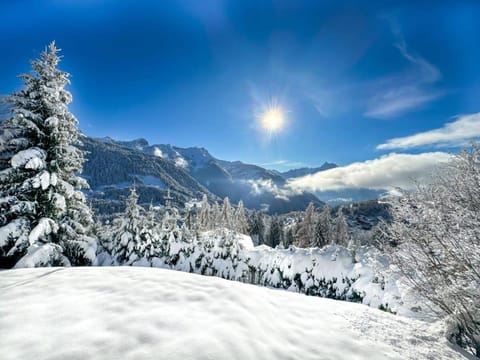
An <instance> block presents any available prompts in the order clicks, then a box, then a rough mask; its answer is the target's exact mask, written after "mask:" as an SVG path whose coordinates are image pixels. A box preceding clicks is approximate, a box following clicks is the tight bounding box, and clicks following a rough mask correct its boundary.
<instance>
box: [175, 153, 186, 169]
mask: <svg viewBox="0 0 480 360" xmlns="http://www.w3.org/2000/svg"><path fill="white" fill-rule="evenodd" d="M175 166H176V167H179V168H182V169H185V168H186V167H187V166H188V162H187V160H185V159H184V158H182V157H181V156H178V157H177V158H176V159H175Z"/></svg>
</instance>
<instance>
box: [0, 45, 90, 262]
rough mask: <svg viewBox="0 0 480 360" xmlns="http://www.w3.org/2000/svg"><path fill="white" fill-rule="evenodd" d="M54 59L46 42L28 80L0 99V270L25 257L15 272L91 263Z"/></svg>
mask: <svg viewBox="0 0 480 360" xmlns="http://www.w3.org/2000/svg"><path fill="white" fill-rule="evenodd" d="M58 51H59V49H57V48H56V46H55V43H53V42H52V43H51V44H50V45H49V47H48V49H47V50H46V51H44V52H43V53H42V54H41V56H40V59H38V60H34V61H32V62H31V64H32V68H33V72H32V73H31V74H23V75H21V78H22V80H23V81H24V89H22V90H20V91H17V92H15V93H13V94H12V95H11V96H8V97H6V98H5V101H6V102H7V104H8V105H9V107H10V109H11V116H10V117H9V118H7V119H5V120H4V121H3V122H2V124H1V128H2V131H1V140H0V153H1V156H0V158H1V159H2V161H1V162H0V164H1V166H2V168H0V170H1V173H0V198H1V199H2V201H1V203H0V209H1V213H2V216H1V218H0V227H1V228H0V229H1V231H0V234H1V235H0V236H1V237H0V249H1V250H0V259H1V260H0V262H8V263H9V264H10V265H12V264H13V263H14V262H16V261H17V260H18V259H19V258H21V257H22V256H25V255H27V256H26V257H25V258H23V259H22V261H21V262H19V263H18V264H17V265H18V266H49V265H70V264H71V265H88V264H92V263H94V261H95V251H96V239H95V238H93V237H92V236H91V226H92V224H93V220H92V214H91V211H90V209H89V207H88V206H87V204H86V201H85V196H84V195H83V193H82V192H81V191H80V190H81V189H83V188H87V187H88V184H87V183H86V181H85V180H83V179H82V178H80V177H78V176H77V175H76V174H78V173H80V172H81V171H82V167H83V162H84V156H83V155H84V154H83V152H82V151H81V150H80V149H79V148H78V147H77V146H78V145H80V144H81V142H80V139H79V138H80V136H81V135H80V132H79V130H78V121H77V119H76V118H75V117H74V116H73V115H72V114H71V113H70V112H69V111H68V104H69V103H70V102H71V101H72V96H71V94H70V93H69V92H68V91H67V90H65V86H66V85H68V84H69V82H70V81H69V74H68V73H66V72H64V71H61V70H59V69H58V68H57V65H58V63H59V61H60V56H59V55H58V54H57V53H58ZM35 253H36V255H35V256H34V255H33V254H35Z"/></svg>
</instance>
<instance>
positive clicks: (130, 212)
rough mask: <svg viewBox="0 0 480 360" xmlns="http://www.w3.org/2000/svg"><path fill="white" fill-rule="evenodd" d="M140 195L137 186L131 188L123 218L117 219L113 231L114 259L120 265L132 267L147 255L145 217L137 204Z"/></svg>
mask: <svg viewBox="0 0 480 360" xmlns="http://www.w3.org/2000/svg"><path fill="white" fill-rule="evenodd" d="M137 202H138V194H137V192H136V190H135V186H132V187H131V188H130V195H129V196H128V198H127V200H126V208H125V213H124V215H123V217H121V218H120V219H117V221H116V222H115V224H114V230H113V234H112V237H113V243H114V245H113V254H112V255H113V257H114V258H115V260H116V261H117V263H118V264H120V265H123V264H125V265H131V264H132V263H133V262H135V261H136V260H139V259H141V258H142V257H143V256H144V255H145V254H144V252H143V251H142V250H143V249H144V248H145V245H146V244H145V243H144V240H145V237H144V239H142V236H141V233H142V231H143V225H144V219H145V218H144V216H142V212H143V209H142V208H141V207H140V206H139V205H138V204H137Z"/></svg>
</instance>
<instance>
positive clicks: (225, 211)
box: [220, 196, 233, 230]
mask: <svg viewBox="0 0 480 360" xmlns="http://www.w3.org/2000/svg"><path fill="white" fill-rule="evenodd" d="M220 218H221V226H223V227H226V228H227V229H229V230H233V212H232V206H231V205H230V199H229V198H228V196H227V197H226V198H225V199H223V204H222V210H221V215H220Z"/></svg>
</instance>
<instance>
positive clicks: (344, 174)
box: [288, 152, 452, 191]
mask: <svg viewBox="0 0 480 360" xmlns="http://www.w3.org/2000/svg"><path fill="white" fill-rule="evenodd" d="M451 157H452V155H450V154H447V153H444V152H430V153H423V154H418V155H412V154H396V153H392V154H389V155H385V156H382V157H380V158H378V159H373V160H367V161H365V162H357V163H353V164H350V165H347V166H342V167H338V168H334V169H330V170H326V171H321V172H318V173H315V174H312V175H307V176H303V177H300V178H295V179H291V180H290V181H289V182H288V186H289V187H290V188H292V189H296V190H306V191H329V190H342V189H358V188H367V189H372V190H383V189H387V190H388V189H393V188H395V187H402V188H411V187H412V186H413V180H418V181H422V180H425V179H426V178H427V177H428V176H429V175H430V174H431V172H432V171H433V170H434V169H435V167H436V166H437V165H439V164H440V163H442V162H446V161H448V160H450V159H451Z"/></svg>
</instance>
